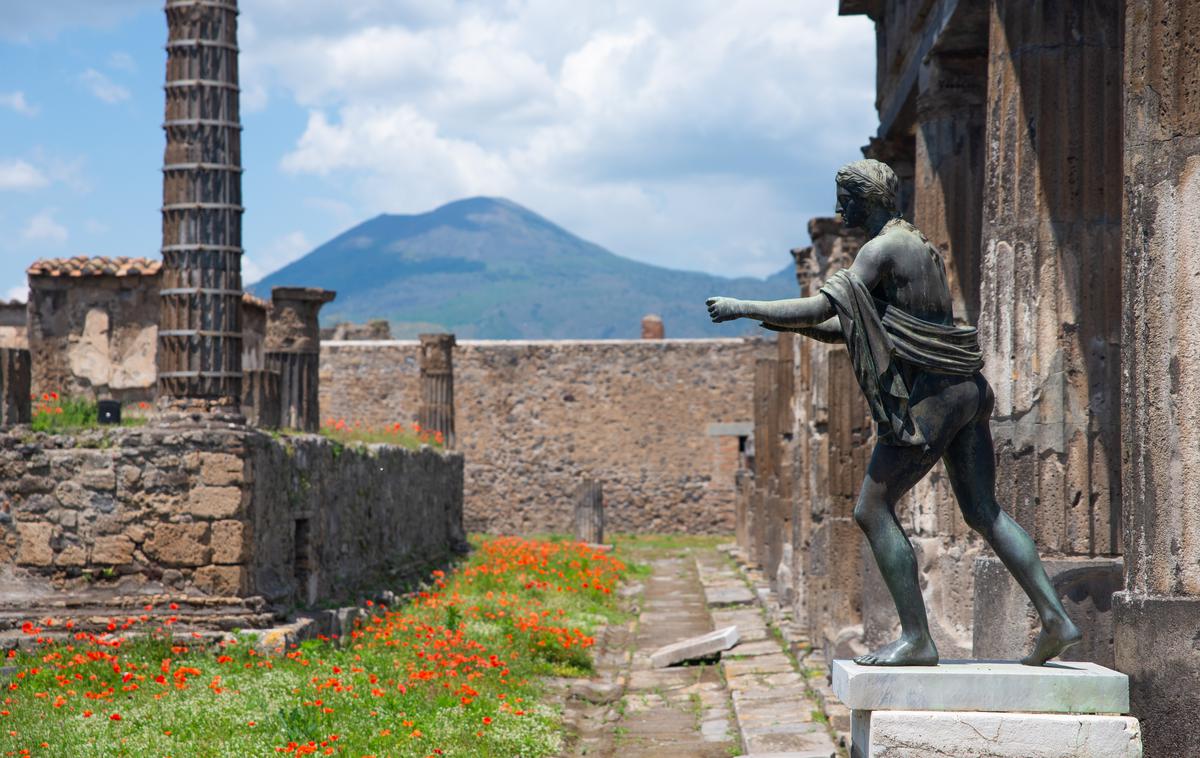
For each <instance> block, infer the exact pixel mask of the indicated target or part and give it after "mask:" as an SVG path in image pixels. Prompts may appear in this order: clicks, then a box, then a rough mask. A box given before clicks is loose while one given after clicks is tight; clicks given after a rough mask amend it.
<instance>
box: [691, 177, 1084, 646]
mask: <svg viewBox="0 0 1200 758" xmlns="http://www.w3.org/2000/svg"><path fill="white" fill-rule="evenodd" d="M898 187H899V181H898V180H897V179H896V174H895V173H894V172H893V171H892V170H891V168H889V167H888V166H886V165H885V164H883V163H880V162H879V161H875V160H870V159H867V160H860V161H855V162H853V163H850V164H847V165H846V166H843V167H842V168H841V169H840V170H839V171H838V173H837V198H838V201H837V211H838V212H839V213H840V214H841V215H842V221H843V223H845V225H846V226H849V227H860V228H862V229H864V230H865V231H866V233H867V237H868V238H869V241H868V242H867V243H866V244H865V245H863V247H862V249H861V250H859V252H858V257H857V258H856V259H855V261H854V265H853V266H851V267H850V268H849V269H843V270H841V271H838V272H837V273H835V274H833V276H831V277H830V278H829V280H828V281H827V282H826V283H825V284H824V286H822V287H821V290H820V294H817V295H814V296H812V297H802V298H796V299H792V300H774V301H748V300H736V299H733V298H727V297H713V298H709V299H708V312H709V315H710V316H711V317H712V320H713V321H714V322H721V321H730V320H733V319H736V318H752V319H756V320H758V321H761V322H762V326H763V327H765V328H767V329H771V330H774V331H790V332H798V333H800V334H804V335H807V336H809V337H812V338H814V339H818V340H822V341H824V342H845V344H846V347H847V349H848V351H849V353H850V359H851V362H852V363H853V365H854V372H855V374H856V376H857V378H858V383H859V385H860V386H861V387H862V390H863V393H864V394H865V395H866V398H867V402H868V404H869V405H870V407H871V415H872V416H873V417H874V419H875V422H876V425H877V435H876V438H877V441H876V444H875V449H874V451H873V453H872V454H871V461H870V464H869V465H868V467H867V475H866V478H865V479H864V480H863V484H862V491H861V492H860V493H859V497H858V503H857V504H856V505H855V507H854V519H855V521H857V522H858V525H859V526H860V527H862V529H863V531H864V532H866V535H867V540H868V541H869V542H870V545H871V550H872V552H873V553H874V554H875V561H876V562H877V563H878V564H879V570H880V572H881V573H882V574H883V578H884V581H885V582H886V583H887V587H888V591H889V592H890V593H891V595H892V600H893V601H894V602H895V603H896V610H897V612H898V613H899V615H900V625H901V630H902V631H901V635H900V639H898V640H896V641H895V642H892V643H890V644H888V645H886V646H884V647H882V648H880V649H879V650H876V651H873V652H871V653H868V654H866V655H862V656H859V657H858V658H855V662H856V663H860V664H865V665H876V666H904V665H935V664H936V663H937V661H938V653H937V648H936V647H935V646H934V643H933V638H932V637H931V636H930V634H929V621H928V619H927V618H926V615H925V602H924V600H923V599H922V597H921V587H920V584H919V583H918V581H917V562H916V557H915V556H914V554H913V549H912V545H911V544H910V543H909V541H908V537H907V536H906V535H905V534H904V531H903V530H902V529H901V527H900V523H899V521H898V520H897V519H896V513H895V507H896V503H897V502H898V501H899V500H900V498H901V496H903V495H904V493H905V492H907V491H908V490H909V489H910V488H911V487H912V486H913V485H914V484H916V483H917V482H918V481H920V480H921V478H922V477H923V476H925V474H926V473H928V471H929V469H930V468H932V467H933V464H934V463H936V462H937V460H938V459H939V458H940V459H942V461H943V462H944V463H945V465H946V473H947V474H948V475H949V478H950V483H951V486H952V487H953V489H954V495H955V497H956V498H957V499H958V504H959V508H961V509H962V514H963V518H964V519H966V522H967V524H968V525H969V526H970V527H971V528H972V529H974V530H975V531H977V532H979V533H980V534H982V535H983V538H984V539H985V540H987V542H988V544H989V545H991V547H992V549H993V550H995V551H996V555H998V556H999V557H1000V560H1001V561H1003V562H1004V565H1005V566H1006V567H1007V568H1008V570H1009V571H1010V572H1012V575H1013V576H1014V577H1015V578H1016V580H1017V582H1018V583H1020V585H1021V588H1022V589H1024V590H1025V593H1026V594H1027V595H1028V596H1029V599H1030V600H1032V601H1033V605H1034V607H1035V608H1037V612H1038V615H1039V616H1040V618H1041V621H1042V631H1041V634H1040V635H1039V636H1038V639H1037V642H1036V644H1035V645H1034V649H1033V650H1032V651H1031V652H1030V653H1029V655H1027V656H1026V657H1025V658H1024V659H1023V661H1022V663H1025V664H1028V665H1032V666H1040V665H1042V664H1043V663H1045V662H1046V661H1047V660H1049V659H1051V658H1053V657H1055V656H1056V655H1059V654H1060V653H1062V652H1063V651H1064V650H1066V649H1067V648H1068V647H1070V646H1071V645H1073V644H1075V643H1076V642H1078V641H1079V640H1080V638H1081V637H1082V635H1081V634H1080V632H1079V630H1078V629H1077V628H1076V627H1075V624H1073V623H1072V622H1071V619H1070V618H1068V617H1067V614H1066V611H1065V610H1064V609H1063V606H1062V603H1061V602H1060V601H1059V599H1058V595H1057V594H1056V593H1055V591H1054V588H1053V586H1052V585H1051V584H1050V579H1049V577H1047V576H1046V570H1045V568H1043V567H1042V562H1041V559H1040V558H1038V554H1037V548H1036V547H1035V545H1034V543H1033V540H1032V539H1030V538H1029V535H1028V534H1026V533H1025V530H1024V529H1022V528H1021V527H1020V525H1019V524H1017V522H1016V521H1014V520H1013V519H1012V518H1010V517H1009V516H1008V514H1006V513H1005V512H1004V511H1002V510H1001V509H1000V506H999V505H998V504H997V503H996V495H995V481H996V468H995V466H996V464H995V453H994V451H993V448H992V435H991V429H990V427H989V422H990V419H991V414H992V406H993V405H994V404H995V396H994V395H993V394H992V389H991V387H990V386H988V383H987V380H985V379H984V378H983V375H982V374H981V373H980V369H981V368H982V366H983V356H982V353H981V351H980V349H979V341H978V337H977V334H976V330H975V328H974V327H962V326H955V325H954V318H953V313H952V308H951V299H950V289H949V287H948V285H947V283H946V271H945V266H944V265H943V263H942V259H941V256H940V255H939V253H938V251H937V250H936V249H935V248H934V247H933V246H932V245H930V244H929V242H928V240H926V238H925V236H924V235H923V234H921V232H920V231H918V230H917V229H916V227H914V226H913V225H912V224H910V223H908V222H907V221H904V220H903V219H901V218H900V214H899V212H898V211H897V210H896V191H897V189H898Z"/></svg>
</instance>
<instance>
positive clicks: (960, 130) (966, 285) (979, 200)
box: [913, 51, 987, 324]
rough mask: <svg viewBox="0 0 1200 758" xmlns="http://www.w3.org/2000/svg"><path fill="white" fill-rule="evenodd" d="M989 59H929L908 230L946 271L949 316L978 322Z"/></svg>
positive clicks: (919, 99)
mask: <svg viewBox="0 0 1200 758" xmlns="http://www.w3.org/2000/svg"><path fill="white" fill-rule="evenodd" d="M986 94H987V57H986V55H985V54H984V52H983V51H980V53H979V54H978V55H976V54H969V55H968V54H948V53H941V54H933V55H930V56H929V57H928V59H927V60H926V61H925V62H924V64H923V65H922V66H921V77H920V94H919V95H918V97H917V129H916V161H915V163H914V169H915V171H914V179H913V184H914V189H915V191H914V194H913V223H914V224H915V225H916V227H917V228H918V229H920V230H921V231H922V232H923V233H924V234H925V236H926V237H928V238H929V241H930V242H931V243H932V244H933V246H934V247H935V248H937V250H938V252H940V253H941V255H942V260H943V261H944V262H945V264H946V274H947V278H948V279H949V282H950V292H951V294H952V295H953V297H954V316H955V319H956V320H958V321H959V323H963V322H966V323H968V324H974V323H975V322H976V321H978V319H979V258H980V256H979V233H980V221H981V217H982V214H983V155H984V144H983V136H984V116H985V114H986V108H985V106H984V101H985V99H986Z"/></svg>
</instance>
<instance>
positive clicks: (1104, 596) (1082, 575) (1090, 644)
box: [938, 556, 1128, 670]
mask: <svg viewBox="0 0 1200 758" xmlns="http://www.w3.org/2000/svg"><path fill="white" fill-rule="evenodd" d="M1043 565H1044V566H1045V567H1046V573H1047V574H1048V575H1049V576H1050V582H1051V583H1052V584H1053V585H1054V589H1055V590H1056V591H1057V593H1058V596H1059V599H1060V600H1062V602H1063V606H1064V607H1065V608H1066V609H1067V615H1069V616H1070V617H1071V620H1072V621H1074V622H1075V624H1076V626H1078V627H1079V628H1080V630H1082V631H1083V641H1082V642H1080V643H1079V644H1078V645H1075V646H1073V647H1071V648H1070V649H1069V650H1067V651H1066V653H1064V654H1063V660H1071V661H1092V662H1093V663H1099V664H1100V665H1101V666H1114V665H1116V663H1115V659H1114V657H1113V610H1112V607H1113V593H1115V592H1117V591H1119V590H1120V589H1121V587H1122V586H1123V585H1124V582H1125V576H1124V565H1123V562H1122V561H1121V559H1120V558H1047V559H1046V560H1045V561H1043ZM1040 631H1041V623H1040V622H1039V621H1038V617H1037V613H1036V612H1035V611H1034V609H1033V604H1032V603H1031V602H1029V597H1028V596H1026V594H1025V593H1024V592H1023V591H1022V590H1021V587H1020V585H1018V584H1017V582H1016V580H1015V579H1013V577H1012V574H1011V573H1009V571H1008V569H1006V568H1005V567H1004V564H1002V563H1001V562H1000V559H998V558H995V557H993V556H987V557H980V558H976V559H975V624H974V640H973V642H974V645H973V649H972V651H971V655H972V656H973V657H975V658H981V659H1013V658H1020V657H1021V656H1023V655H1025V654H1026V653H1028V652H1029V651H1030V650H1031V649H1032V647H1033V643H1034V640H1036V639H1037V635H1038V633H1039V632H1040ZM938 649H939V650H941V649H942V648H941V645H940V644H939V646H938ZM1126 670H1128V669H1126Z"/></svg>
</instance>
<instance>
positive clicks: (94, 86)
mask: <svg viewBox="0 0 1200 758" xmlns="http://www.w3.org/2000/svg"><path fill="white" fill-rule="evenodd" d="M79 81H81V82H83V84H84V86H86V87H87V88H88V91H89V92H91V93H92V94H93V95H95V96H96V98H98V99H99V100H102V101H103V102H106V103H108V104H109V105H113V104H115V103H119V102H122V101H124V100H128V99H129V90H127V89H125V88H124V87H122V86H121V85H119V84H117V83H116V82H114V81H113V80H112V79H109V78H108V77H107V76H105V75H104V74H102V73H100V72H99V71H97V70H96V69H94V68H89V69H88V70H87V71H84V72H83V73H82V74H80V75H79Z"/></svg>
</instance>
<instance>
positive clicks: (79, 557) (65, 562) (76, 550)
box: [54, 545, 87, 568]
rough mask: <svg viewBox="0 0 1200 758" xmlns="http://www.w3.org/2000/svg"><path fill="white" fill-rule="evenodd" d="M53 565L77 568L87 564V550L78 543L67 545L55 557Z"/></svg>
mask: <svg viewBox="0 0 1200 758" xmlns="http://www.w3.org/2000/svg"><path fill="white" fill-rule="evenodd" d="M54 565H55V566H59V567H61V568H79V567H81V566H86V565H87V550H85V549H84V548H83V547H81V546H79V545H67V546H66V547H64V548H63V549H62V551H61V552H60V553H59V554H58V555H57V556H56V557H55V559H54Z"/></svg>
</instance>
